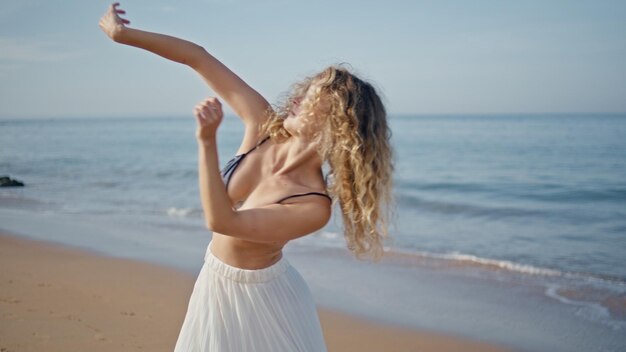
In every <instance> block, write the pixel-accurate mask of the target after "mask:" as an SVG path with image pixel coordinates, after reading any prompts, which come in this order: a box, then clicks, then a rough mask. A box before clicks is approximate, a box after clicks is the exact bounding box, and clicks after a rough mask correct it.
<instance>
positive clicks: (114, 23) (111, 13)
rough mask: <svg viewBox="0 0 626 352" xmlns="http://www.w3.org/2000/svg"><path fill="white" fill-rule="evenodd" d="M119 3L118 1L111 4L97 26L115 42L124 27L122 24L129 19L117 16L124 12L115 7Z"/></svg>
mask: <svg viewBox="0 0 626 352" xmlns="http://www.w3.org/2000/svg"><path fill="white" fill-rule="evenodd" d="M119 4H120V3H119V2H116V3H113V4H111V6H109V9H108V10H107V12H106V13H105V14H104V15H103V16H102V18H101V19H100V22H99V26H100V28H101V29H102V30H103V31H104V33H105V34H106V35H107V36H108V37H109V38H111V39H113V41H116V42H117V41H118V40H119V36H120V34H121V33H122V31H123V30H124V28H125V27H124V24H130V21H129V20H126V19H123V18H120V16H118V14H119V13H126V11H124V10H118V9H117V8H116V7H117V6H118V5H119Z"/></svg>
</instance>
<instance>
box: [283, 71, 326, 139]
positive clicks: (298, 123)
mask: <svg viewBox="0 0 626 352" xmlns="http://www.w3.org/2000/svg"><path fill="white" fill-rule="evenodd" d="M316 87H317V84H316V83H315V82H314V83H313V84H311V86H310V87H309V89H308V90H307V92H306V94H305V95H304V97H298V98H296V99H294V100H293V101H292V102H291V103H292V104H291V111H290V112H289V115H288V116H287V118H285V120H284V121H283V126H284V127H285V129H286V130H287V131H289V133H290V134H292V135H299V136H310V135H311V134H312V132H314V131H316V130H317V128H318V127H319V126H318V124H319V122H320V121H321V119H320V116H319V113H318V112H319V111H321V110H320V109H319V106H315V107H314V109H315V112H316V113H315V115H313V117H311V119H312V120H311V121H307V119H306V118H305V115H306V113H307V111H304V110H303V109H302V106H303V103H305V102H309V101H311V100H312V99H313V96H314V94H315V93H314V91H315V88H316Z"/></svg>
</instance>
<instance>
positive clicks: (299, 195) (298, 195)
mask: <svg viewBox="0 0 626 352" xmlns="http://www.w3.org/2000/svg"><path fill="white" fill-rule="evenodd" d="M309 194H317V195H320V196H324V197H326V198H328V199H330V201H331V202H332V201H333V199H332V198H331V197H330V196H329V195H328V194H324V193H320V192H308V193H300V194H294V195H291V196H287V197H285V198H282V199H281V200H279V201H277V202H276V203H280V202H282V201H283V200H285V199H289V198H292V197H301V196H308V195H309Z"/></svg>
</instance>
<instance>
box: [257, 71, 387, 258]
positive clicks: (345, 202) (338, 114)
mask: <svg viewBox="0 0 626 352" xmlns="http://www.w3.org/2000/svg"><path fill="white" fill-rule="evenodd" d="M314 83H315V90H314V91H313V92H312V93H313V95H312V97H313V98H312V99H310V100H307V101H305V102H303V104H302V111H304V112H305V113H306V115H305V116H303V118H305V119H312V118H316V119H318V120H319V119H322V120H321V126H322V128H320V129H317V130H316V132H315V133H314V135H313V138H314V140H315V141H317V142H318V143H317V145H318V149H317V152H318V155H319V156H320V158H321V160H322V161H323V162H328V164H329V165H330V173H329V175H328V176H331V178H332V181H331V182H328V176H327V180H326V183H327V191H328V193H329V194H330V196H331V197H332V198H333V204H336V203H337V202H338V203H339V206H340V209H341V211H342V219H343V225H344V226H343V234H344V238H345V239H346V242H347V245H348V249H349V250H350V251H351V252H352V253H354V254H355V255H356V257H357V259H362V257H363V255H364V254H373V257H374V260H375V261H379V260H380V258H381V257H382V255H383V254H384V248H383V247H384V244H383V241H384V239H386V238H388V237H389V227H390V221H391V219H392V215H393V214H394V213H395V209H394V203H395V202H394V197H393V193H392V188H393V179H392V174H393V171H394V168H395V167H394V164H395V162H394V158H395V153H394V151H393V149H392V147H391V144H390V139H391V130H390V129H389V127H388V125H387V113H386V110H385V107H384V105H383V103H382V101H381V99H380V97H379V95H378V94H377V92H376V89H374V87H373V86H372V84H371V83H368V82H365V81H364V80H362V79H360V78H358V77H357V76H356V75H354V74H353V73H351V72H350V71H349V70H348V69H346V68H344V67H343V64H337V65H331V66H329V67H327V68H326V69H324V70H323V71H321V72H319V73H317V74H315V75H312V76H308V77H306V78H304V79H303V80H301V81H299V82H296V83H294V84H292V86H291V88H290V92H291V93H287V94H284V95H283V97H282V102H281V103H279V104H278V105H275V106H273V109H268V114H269V118H268V119H267V121H266V122H265V123H264V124H263V125H262V126H260V132H261V135H266V136H269V137H270V138H271V139H272V141H274V142H276V143H283V142H285V141H286V140H287V139H288V138H289V137H290V136H291V134H290V133H289V132H288V131H287V130H286V129H285V128H284V127H283V120H284V119H285V118H286V117H287V116H288V115H289V112H290V110H291V108H292V102H293V101H294V99H298V100H299V99H301V98H302V97H304V96H305V94H306V93H307V91H308V89H309V87H311V86H312V85H313V84H314ZM320 103H323V104H320ZM322 106H323V110H320V107H322Z"/></svg>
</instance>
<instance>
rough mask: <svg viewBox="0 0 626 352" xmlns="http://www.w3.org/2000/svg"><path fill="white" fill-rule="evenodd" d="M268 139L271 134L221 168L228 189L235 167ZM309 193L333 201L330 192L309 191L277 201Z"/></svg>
mask: <svg viewBox="0 0 626 352" xmlns="http://www.w3.org/2000/svg"><path fill="white" fill-rule="evenodd" d="M268 139H270V137H269V136H268V137H266V138H264V139H263V140H262V141H261V142H259V143H257V145H255V146H254V147H253V148H252V149H250V150H248V151H247V152H245V153H243V154H238V155H235V156H234V157H233V158H232V159H230V160H229V161H228V162H227V163H226V165H225V166H224V168H222V170H220V174H221V175H222V180H223V181H224V184H225V186H226V190H228V184H229V183H230V179H231V178H232V177H233V173H234V172H235V169H236V168H237V166H239V163H240V162H241V160H243V158H245V157H246V156H247V155H248V154H249V153H250V152H251V151H253V150H255V149H256V148H258V147H259V146H260V145H261V144H263V143H264V142H265V141H266V140H268ZM309 194H317V195H320V196H324V197H327V198H328V199H330V200H331V202H332V198H331V197H330V196H329V195H328V194H325V193H320V192H308V193H300V194H294V195H291V196H287V197H285V198H282V199H280V200H279V201H277V202H276V203H280V202H282V201H283V200H285V199H288V198H292V197H300V196H306V195H309Z"/></svg>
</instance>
